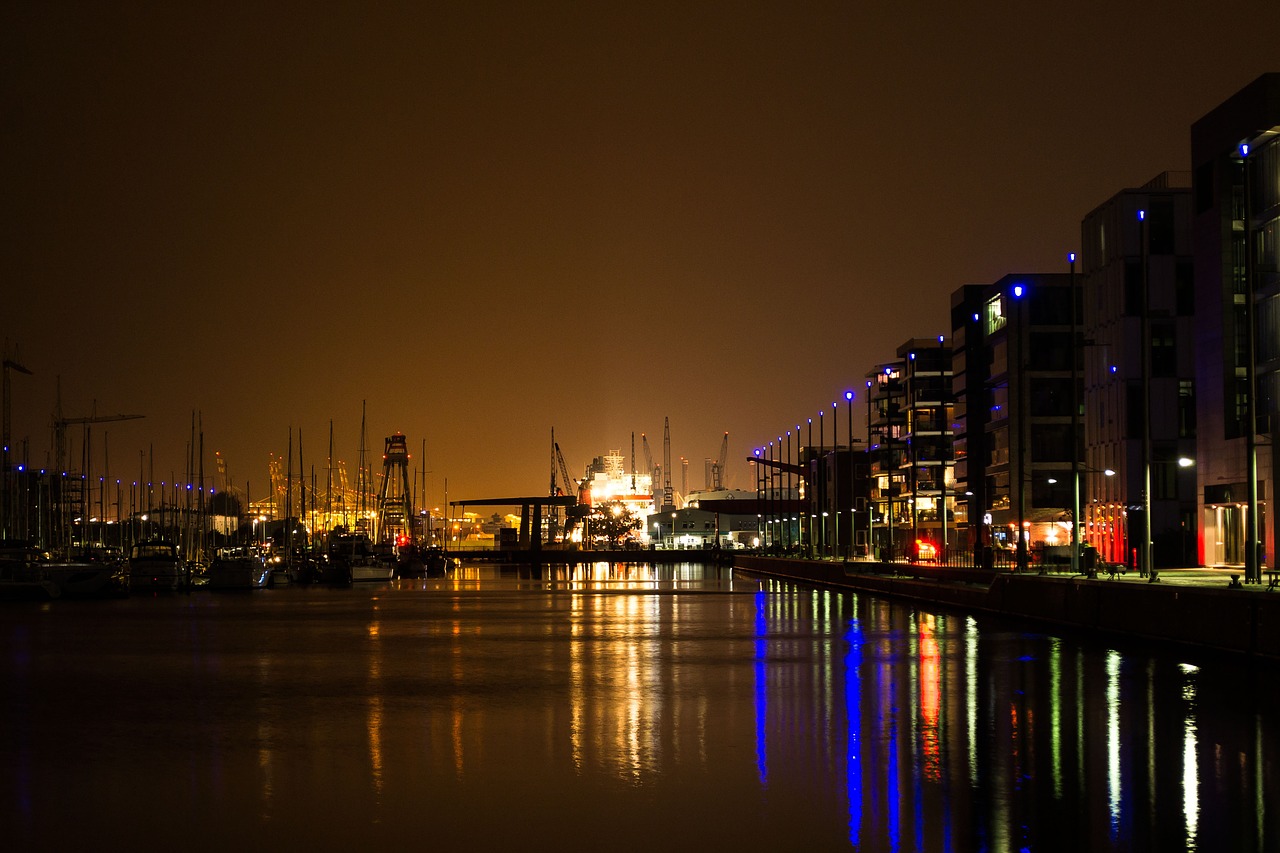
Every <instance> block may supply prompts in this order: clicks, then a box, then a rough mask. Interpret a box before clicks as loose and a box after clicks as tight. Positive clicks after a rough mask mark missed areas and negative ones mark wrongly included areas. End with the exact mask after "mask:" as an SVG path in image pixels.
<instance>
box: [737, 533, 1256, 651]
mask: <svg viewBox="0 0 1280 853" xmlns="http://www.w3.org/2000/svg"><path fill="white" fill-rule="evenodd" d="M734 568H735V569H738V570H740V571H745V572H748V573H750V574H754V575H760V576H764V577H773V578H782V579H787V580H794V581H800V582H803V583H811V584H817V585H819V586H825V587H832V588H837V589H849V590H856V591H860V592H869V593H874V594H876V595H884V596H890V597H894V598H905V599H910V600H914V601H920V602H926V603H929V604H936V605H943V606H948V607H957V608H962V609H965V610H973V611H979V612H985V613H994V614H999V615H1001V616H1006V617H1010V618H1015V619H1029V620H1033V621H1036V622H1040V623H1048V624H1051V625H1055V626H1059V627H1067V628H1072V629H1079V630H1085V631H1090V632H1095V633H1102V634H1110V635H1123V636H1130V637H1136V638H1139V639H1143V640H1150V641H1156V642H1161V643H1176V644H1179V645H1183V646H1187V647H1191V648H1198V649H1202V650H1213V651H1225V652H1231V653H1235V654H1241V655H1245V656H1247V657H1250V658H1255V659H1262V660H1269V661H1273V662H1280V587H1274V586H1271V585H1270V583H1269V582H1270V581H1271V580H1273V579H1274V577H1275V575H1274V573H1272V574H1271V576H1270V577H1268V576H1267V575H1264V582H1263V583H1262V584H1249V585H1244V584H1241V585H1240V586H1233V585H1232V584H1233V576H1236V577H1237V579H1238V578H1239V577H1243V571H1242V570H1240V569H1231V568H1183V569H1163V570H1160V571H1159V572H1158V574H1157V577H1156V579H1155V581H1154V582H1152V581H1151V580H1150V579H1148V578H1145V577H1142V576H1140V575H1138V574H1137V573H1136V572H1127V573H1120V574H1115V575H1109V574H1106V573H1100V574H1099V575H1098V576H1097V578H1088V577H1085V576H1083V575H1072V574H1070V573H1069V572H1048V573H1045V574H1039V573H1038V572H1037V571H1032V572H1025V573H1017V572H1010V571H1008V570H998V569H997V570H987V569H964V568H950V567H944V566H934V565H930V564H911V563H878V562H869V561H849V562H844V561H823V560H798V559H786V558H777V557H759V556H746V555H740V556H737V557H735V559H734Z"/></svg>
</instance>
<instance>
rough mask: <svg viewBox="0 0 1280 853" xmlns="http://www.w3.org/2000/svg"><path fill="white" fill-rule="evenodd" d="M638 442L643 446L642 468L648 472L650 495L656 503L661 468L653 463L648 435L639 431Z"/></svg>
mask: <svg viewBox="0 0 1280 853" xmlns="http://www.w3.org/2000/svg"><path fill="white" fill-rule="evenodd" d="M640 443H641V444H642V445H643V446H644V469H645V471H647V472H648V474H649V486H650V488H651V489H652V490H653V495H652V497H653V498H654V503H657V489H658V482H659V480H660V479H661V474H662V472H661V470H660V469H659V468H658V466H656V465H654V464H653V454H652V453H650V452H649V437H648V436H646V435H645V434H644V433H640Z"/></svg>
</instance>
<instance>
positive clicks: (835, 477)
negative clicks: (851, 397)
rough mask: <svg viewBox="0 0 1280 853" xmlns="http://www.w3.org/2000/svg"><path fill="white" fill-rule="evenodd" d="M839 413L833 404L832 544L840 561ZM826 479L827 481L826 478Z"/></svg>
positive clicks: (836, 557) (832, 403) (834, 557)
mask: <svg viewBox="0 0 1280 853" xmlns="http://www.w3.org/2000/svg"><path fill="white" fill-rule="evenodd" d="M839 415H840V413H839V411H837V409H836V404H835V401H834V400H833V401H832V402H831V465H832V467H831V470H830V471H828V473H829V474H830V475H831V477H830V479H831V508H832V510H834V512H835V517H836V526H835V534H834V535H835V539H834V540H832V544H831V559H833V560H838V559H840V453H839V451H840V439H839V438H837V435H838V433H837V432H836V429H837V427H839V425H840V420H839ZM824 479H826V478H825V477H824Z"/></svg>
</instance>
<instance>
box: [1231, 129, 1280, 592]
mask: <svg viewBox="0 0 1280 853" xmlns="http://www.w3.org/2000/svg"><path fill="white" fill-rule="evenodd" d="M1240 165H1241V168H1242V169H1243V171H1244V176H1243V177H1244V285H1245V287H1244V291H1245V295H1244V316H1245V321H1244V326H1245V349H1246V360H1245V386H1246V387H1245V425H1244V439H1245V456H1246V457H1247V459H1246V463H1247V468H1248V477H1249V487H1248V488H1249V491H1248V494H1249V516H1248V518H1246V519H1245V535H1244V549H1245V550H1244V582H1245V583H1262V560H1261V559H1259V558H1260V554H1259V553H1258V552H1259V550H1260V547H1259V541H1260V540H1259V538H1258V533H1259V530H1258V436H1257V432H1258V402H1257V390H1258V351H1257V341H1256V330H1255V328H1254V316H1253V314H1254V263H1253V246H1252V245H1251V244H1252V242H1253V228H1252V222H1251V220H1252V218H1253V200H1252V198H1250V196H1251V194H1252V193H1251V190H1252V188H1253V182H1252V181H1251V180H1250V178H1249V145H1248V143H1243V144H1241V146H1240ZM1276 452H1278V451H1276V450H1274V449H1273V450H1272V453H1276ZM1273 503H1274V501H1273Z"/></svg>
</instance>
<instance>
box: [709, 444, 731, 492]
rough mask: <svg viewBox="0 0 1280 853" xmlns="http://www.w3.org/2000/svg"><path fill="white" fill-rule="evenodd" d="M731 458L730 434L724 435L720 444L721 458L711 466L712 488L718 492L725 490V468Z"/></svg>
mask: <svg viewBox="0 0 1280 853" xmlns="http://www.w3.org/2000/svg"><path fill="white" fill-rule="evenodd" d="M728 457H729V433H727V432H726V433H725V434H724V439H723V440H722V441H721V442H720V458H719V459H717V460H716V461H715V462H714V463H713V464H712V466H711V488H713V489H716V490H717V491H718V490H720V489H723V488H724V466H725V462H726V461H727V460H728Z"/></svg>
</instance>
